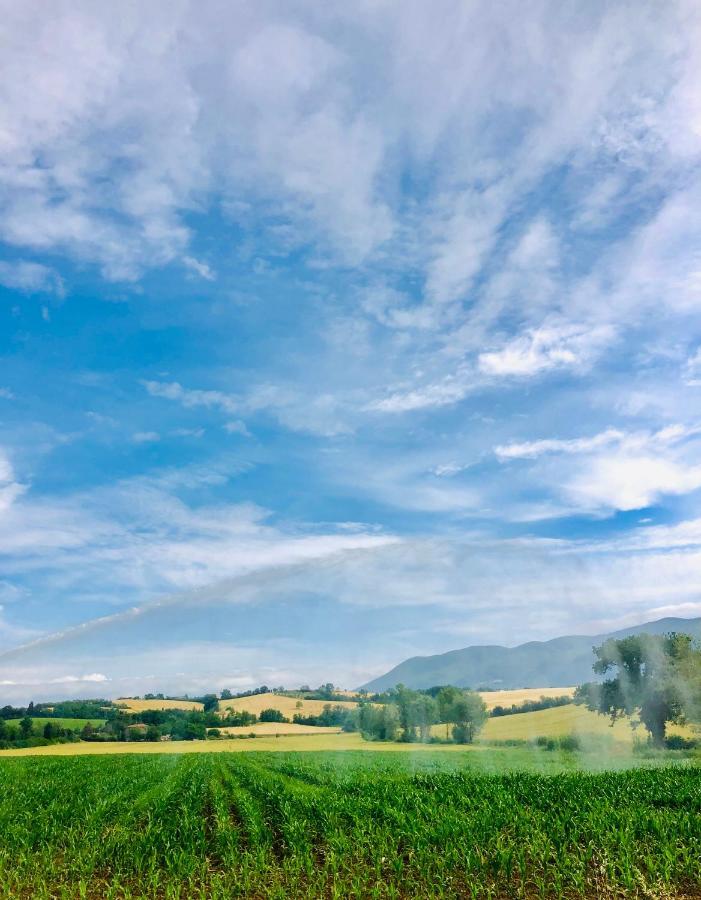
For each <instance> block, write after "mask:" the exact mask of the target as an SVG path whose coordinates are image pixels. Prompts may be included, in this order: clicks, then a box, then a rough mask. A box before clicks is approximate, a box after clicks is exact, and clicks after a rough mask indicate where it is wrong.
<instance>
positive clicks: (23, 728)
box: [19, 716, 34, 741]
mask: <svg viewBox="0 0 701 900" xmlns="http://www.w3.org/2000/svg"><path fill="white" fill-rule="evenodd" d="M19 733H20V736H21V738H22V740H23V741H26V740H27V738H30V737H31V736H32V735H33V734H34V722H33V721H32V719H31V716H25V717H24V718H23V719H22V721H21V722H20V723H19Z"/></svg>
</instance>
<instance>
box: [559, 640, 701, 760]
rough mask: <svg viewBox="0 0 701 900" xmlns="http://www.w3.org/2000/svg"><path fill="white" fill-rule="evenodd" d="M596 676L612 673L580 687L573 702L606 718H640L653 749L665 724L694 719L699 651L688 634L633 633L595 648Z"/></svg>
mask: <svg viewBox="0 0 701 900" xmlns="http://www.w3.org/2000/svg"><path fill="white" fill-rule="evenodd" d="M594 655H595V656H596V661H595V663H594V671H595V672H596V673H597V674H598V675H608V674H609V673H611V674H613V677H610V678H607V679H605V680H604V681H603V683H602V684H588V685H582V686H581V687H580V688H579V689H578V691H577V695H576V697H577V699H578V700H579V701H580V702H584V703H586V705H587V706H588V707H589V709H593V710H595V711H596V712H599V713H602V714H604V715H608V716H610V717H611V721H612V722H615V721H616V719H618V718H619V717H621V716H632V715H638V716H639V718H640V721H641V722H642V723H643V725H645V727H646V728H647V730H648V731H649V733H650V736H651V737H652V740H653V741H654V742H655V743H656V744H662V743H663V742H664V739H665V734H666V728H667V723H669V722H676V723H683V722H685V721H686V720H687V719H695V718H696V717H697V716H698V711H699V703H698V701H699V687H700V685H701V650H699V649H698V648H696V647H695V646H694V644H693V641H692V638H691V637H689V635H687V634H677V633H672V634H666V635H653V634H636V635H632V636H630V637H627V638H622V639H618V640H616V639H615V638H610V639H609V640H607V641H605V642H604V643H603V644H602V645H601V646H600V647H594Z"/></svg>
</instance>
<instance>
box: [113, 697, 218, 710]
mask: <svg viewBox="0 0 701 900" xmlns="http://www.w3.org/2000/svg"><path fill="white" fill-rule="evenodd" d="M114 702H115V703H116V704H117V706H125V707H126V708H127V711H128V712H144V711H145V710H147V709H185V710H188V711H190V710H197V711H198V712H202V710H203V709H204V707H203V705H202V704H201V703H198V702H197V701H196V700H130V699H129V698H128V697H120V699H119V700H115V701H114Z"/></svg>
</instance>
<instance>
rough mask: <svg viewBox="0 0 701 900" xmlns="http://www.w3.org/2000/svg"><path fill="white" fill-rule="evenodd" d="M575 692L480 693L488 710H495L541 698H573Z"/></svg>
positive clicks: (557, 689)
mask: <svg viewBox="0 0 701 900" xmlns="http://www.w3.org/2000/svg"><path fill="white" fill-rule="evenodd" d="M574 691H575V689H574V687H554V688H553V687H549V688H520V689H519V690H515V691H480V697H481V698H482V699H483V700H484V702H485V703H486V704H487V709H494V707H495V706H512V705H513V704H516V706H518V705H519V704H520V703H525V702H526V701H527V700H540V698H541V697H571V696H572V695H573V694H574Z"/></svg>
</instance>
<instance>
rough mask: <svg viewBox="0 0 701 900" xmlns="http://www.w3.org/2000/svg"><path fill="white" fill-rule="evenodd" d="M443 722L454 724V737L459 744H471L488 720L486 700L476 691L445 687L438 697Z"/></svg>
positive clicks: (447, 724)
mask: <svg viewBox="0 0 701 900" xmlns="http://www.w3.org/2000/svg"><path fill="white" fill-rule="evenodd" d="M436 702H437V704H438V709H439V712H440V719H441V722H445V723H446V735H447V733H448V726H449V725H451V724H452V726H453V738H454V739H455V740H456V741H457V742H458V743H459V744H471V743H472V741H473V740H474V739H475V737H476V735H477V733H478V732H479V730H480V729H481V728H482V726H483V725H484V723H485V722H486V720H487V707H486V705H485V702H484V700H483V699H482V698H481V697H480V695H479V694H477V693H475V692H474V691H465V690H461V689H460V688H455V687H444V688H441V690H440V691H439V693H438V696H437V697H436Z"/></svg>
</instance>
